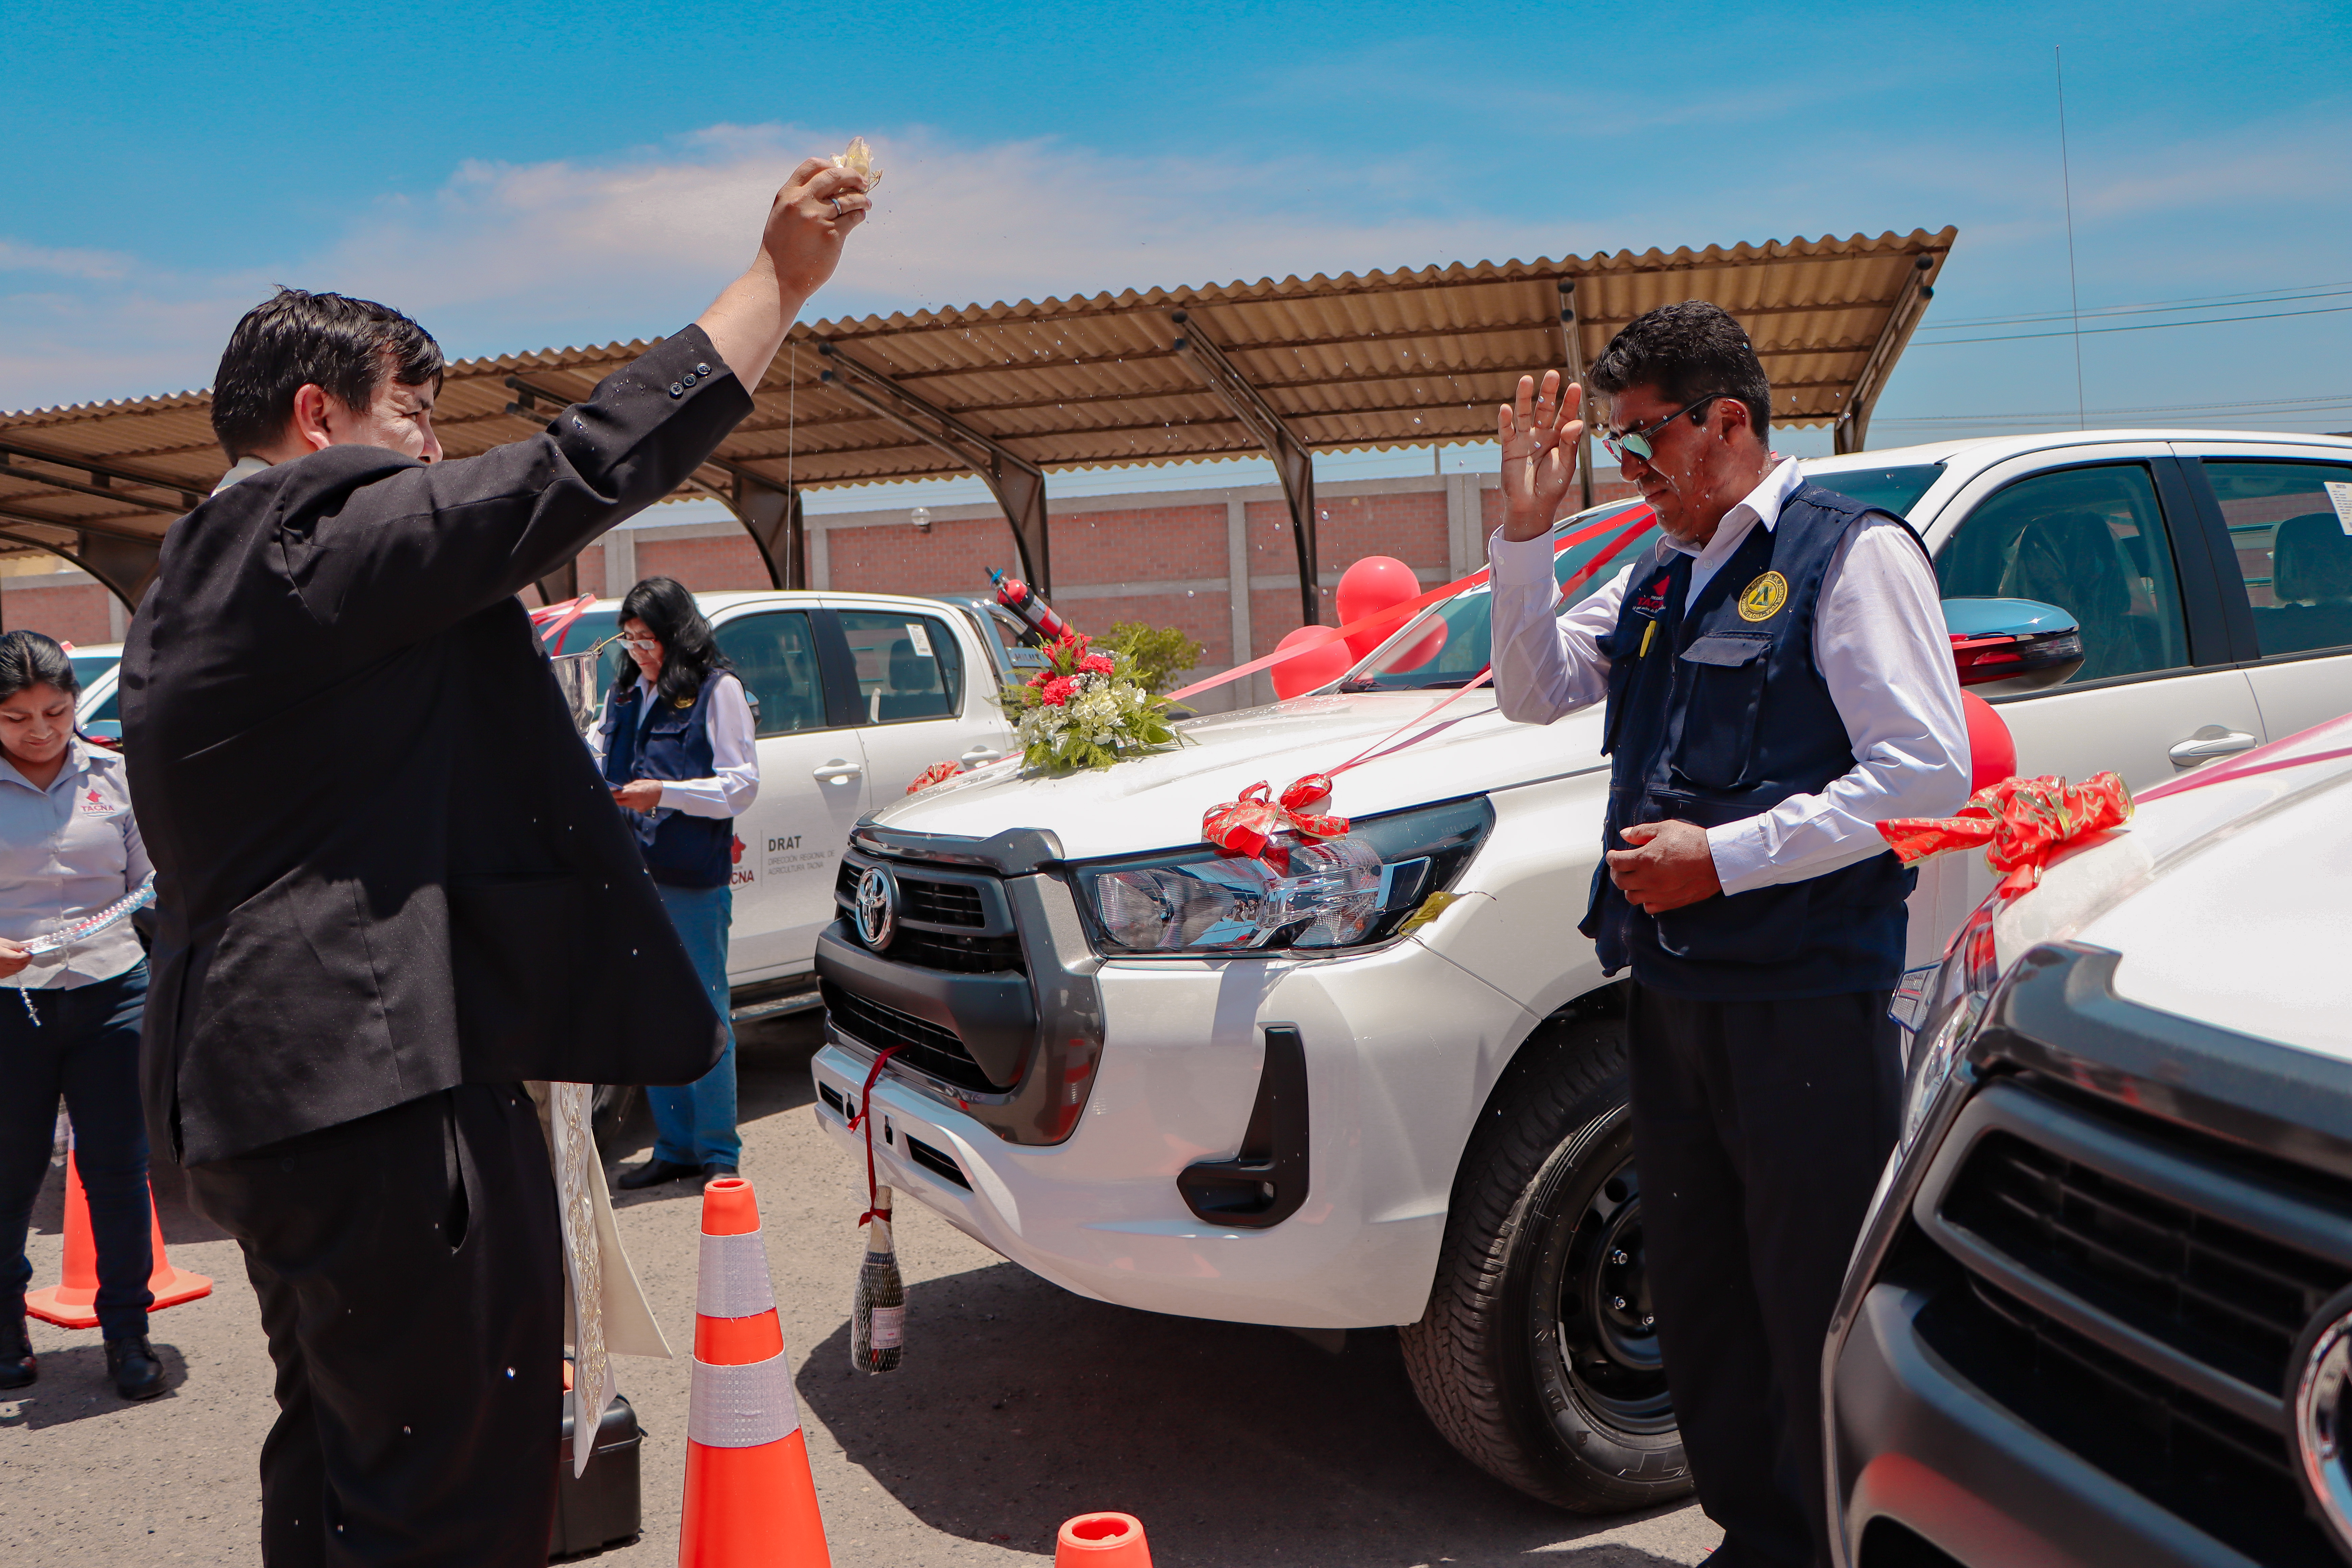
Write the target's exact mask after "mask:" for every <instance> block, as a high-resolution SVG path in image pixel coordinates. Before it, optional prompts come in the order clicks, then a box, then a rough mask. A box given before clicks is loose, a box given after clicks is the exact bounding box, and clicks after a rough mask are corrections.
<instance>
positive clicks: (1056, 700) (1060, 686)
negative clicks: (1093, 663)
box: [1038, 675, 1078, 708]
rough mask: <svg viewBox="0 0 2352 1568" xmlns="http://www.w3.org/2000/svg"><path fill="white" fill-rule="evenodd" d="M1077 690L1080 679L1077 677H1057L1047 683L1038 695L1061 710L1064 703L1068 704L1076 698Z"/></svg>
mask: <svg viewBox="0 0 2352 1568" xmlns="http://www.w3.org/2000/svg"><path fill="white" fill-rule="evenodd" d="M1077 689H1078V678H1077V677H1076V676H1075V675H1057V676H1055V677H1054V679H1051V680H1049V681H1047V682H1045V689H1044V690H1043V691H1041V692H1040V693H1038V695H1039V696H1040V697H1042V698H1044V699H1045V700H1046V701H1047V702H1050V703H1052V704H1053V705H1054V706H1055V707H1056V708H1059V707H1061V706H1062V705H1063V704H1064V703H1066V702H1067V701H1068V700H1070V699H1071V698H1072V697H1074V696H1076V694H1077Z"/></svg>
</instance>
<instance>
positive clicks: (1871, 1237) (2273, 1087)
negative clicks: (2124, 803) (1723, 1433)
mask: <svg viewBox="0 0 2352 1568" xmlns="http://www.w3.org/2000/svg"><path fill="white" fill-rule="evenodd" d="M2115 961H2116V954H2114V953H2112V952H2102V951H2100V950H2098V949H2094V948H2087V947H2081V946H2078V945H2076V944H2073V943H2064V942H2059V943H2049V944H2045V945H2042V946H2040V947H2037V948H2035V949H2033V950H2032V952H2028V953H2027V954H2026V955H2025V956H2024V957H2023V958H2021V960H2020V961H2019V963H2018V964H2017V965H2016V966H2015V967H2014V968H2013V969H2012V970H2011V972H2010V974H2009V976H2008V978H2007V979H2006V981H2005V982H2004V984H2003V985H2002V987H2001V989H2000V991H1999V992H1997V993H1996V994H1995V995H1994V997H1993V999H1992V1002H1991V1005H1990V1009H1989V1012H1988V1015H1987V1017H1986V1019H1985V1022H1984V1023H1983V1025H1982V1026H1980V1027H1979V1031H1978V1033H1977V1035H1976V1037H1975V1038H1974V1040H1973V1041H1972V1042H1971V1043H1970V1045H1969V1050H1968V1054H1967V1059H1966V1061H1965V1062H1964V1063H1963V1064H1962V1066H1961V1068H1959V1069H1958V1070H1957V1071H1956V1073H1955V1075H1954V1078H1953V1079H1952V1081H1951V1082H1950V1083H1949V1084H1948V1085H1947V1086H1946V1089H1945V1090H1944V1092H1943V1093H1942V1094H1941V1095H1940V1096H1939V1097H1938V1099H1937V1103H1936V1105H1935V1107H1934V1108H1933V1109H1932V1110H1931V1111H1930V1113H1929V1116H1928V1118H1927V1125H1926V1126H1925V1128H1924V1129H1923V1131H1922V1132H1921V1135H1920V1138H1919V1141H1918V1143H1917V1144H1916V1147H1914V1148H1913V1149H1912V1150H1911V1151H1910V1152H1909V1153H1908V1155H1906V1157H1905V1158H1903V1159H1902V1160H1901V1161H1899V1162H1897V1163H1895V1165H1894V1166H1893V1167H1892V1168H1891V1169H1890V1171H1889V1173H1888V1176H1887V1178H1886V1191H1885V1194H1884V1198H1883V1201H1882V1202H1881V1203H1880V1204H1879V1205H1877V1206H1876V1207H1875V1208H1874V1211H1873V1214H1872V1217H1871V1219H1870V1222H1869V1224H1868V1225H1867V1226H1866V1227H1865V1229H1864V1235H1863V1237H1862V1239H1861V1241H1860V1243H1859V1245H1858V1246H1857V1247H1856V1249H1855V1254H1854V1261H1853V1267H1852V1268H1851V1269H1850V1270H1849V1273H1848V1277H1847V1280H1846V1284H1845V1288H1844V1292H1843V1297H1842V1299H1841V1300H1840V1303H1839V1308H1838V1312H1837V1316H1836V1318H1835V1319H1834V1321H1833V1322H1832V1329H1831V1332H1830V1338H1829V1344H1828V1350H1827V1355H1826V1357H1825V1363H1824V1368H1823V1394H1824V1399H1825V1402H1826V1408H1825V1416H1826V1420H1825V1427H1826V1434H1825V1436H1826V1445H1825V1447H1826V1453H1825V1458H1826V1462H1827V1465H1828V1482H1829V1494H1830V1500H1831V1510H1832V1529H1833V1531H1834V1535H1833V1540H1832V1559H1833V1562H1834V1563H1836V1564H1837V1565H1838V1568H1885V1565H1886V1564H1890V1563H1915V1562H1918V1561H1922V1560H1923V1558H1922V1557H1921V1556H1920V1555H1919V1543H1920V1542H1925V1543H1926V1544H1927V1546H1928V1547H1931V1548H1933V1549H1935V1550H1937V1551H1940V1552H1943V1553H1945V1554H1947V1556H1948V1559H1950V1560H1955V1561H1958V1562H1959V1563H1967V1564H1971V1565H1990V1564H2011V1563H2019V1564H2035V1565H2038V1564H2053V1565H2055V1564H2081V1565H2084V1568H2097V1565H2103V1564H2109V1563H2129V1564H2132V1565H2133V1568H2172V1565H2175V1564H2190V1563H2194V1564H2199V1565H2200V1568H2221V1565H2224V1564H2227V1565H2231V1568H2238V1565H2245V1564H2266V1565H2272V1568H2287V1565H2295V1568H2303V1565H2310V1568H2338V1565H2340V1563H2341V1562H2342V1561H2343V1559H2342V1558H2341V1557H2339V1556H2338V1554H2337V1552H2336V1548H2335V1546H2334V1545H2333V1544H2332V1543H2331V1541H2330V1539H2329V1537H2328V1535H2327V1533H2326V1530H2325V1528H2324V1527H2323V1526H2322V1525H2321V1524H2320V1523H2319V1522H2318V1521H2317V1519H2316V1517H2315V1511H2314V1510H2311V1509H2310V1508H2309V1507H2308V1506H2307V1504H2306V1502H2305V1498H2304V1496H2303V1493H2302V1490H2301V1489H2300V1487H2299V1484H2298V1481H2297V1479H2296V1477H2297V1473H2298V1467H2299V1460H2298V1458H2297V1456H2296V1454H2295V1452H2294V1447H2293V1446H2292V1444H2291V1442H2290V1438H2289V1432H2288V1428H2289V1426H2290V1425H2291V1423H2290V1422H2289V1420H2288V1418H2287V1415H2286V1410H2285V1406H2284V1390H2285V1388H2286V1387H2287V1386H2289V1382H2290V1373H2289V1363H2290V1357H2289V1355H2288V1347H2289V1345H2290V1344H2291V1343H2292V1342H2294V1341H2295V1339H2296V1337H2297V1335H2298V1334H2299V1333H2300V1332H2302V1331H2304V1328H2305V1323H2306V1322H2307V1321H2310V1320H2311V1314H2313V1313H2315V1312H2318V1313H2321V1314H2323V1315H2325V1314H2326V1313H2327V1312H2328V1311H2330V1310H2332V1309H2331V1308H2329V1307H2328V1306H2327V1305H2326V1303H2327V1302H2329V1301H2330V1300H2331V1299H2332V1298H2333V1297H2334V1295H2335V1294H2336V1291H2338V1290H2339V1289H2342V1288H2343V1287H2344V1285H2345V1283H2346V1282H2347V1280H2352V1227H2347V1225H2346V1223H2345V1220H2344V1215H2345V1213H2346V1212H2347V1210H2352V1139H2347V1137H2346V1136H2345V1134H2344V1131H2343V1129H2345V1128H2346V1127H2347V1124H2352V1072H2347V1069H2345V1068H2343V1066H2342V1064H2338V1063H2335V1062H2333V1061H2330V1060H2322V1059H2320V1058H2314V1057H2312V1056H2311V1055H2310V1054H2308V1053H2299V1052H2292V1051H2289V1050H2288V1049H2286V1048H2285V1047H2275V1046H2271V1045H2269V1044H2267V1043H2265V1042H2261V1041H2256V1040H2252V1039H2250V1038H2248V1037H2242V1036H2232V1035H2229V1034H2226V1033H2225V1032H2223V1031H2220V1030H2216V1029H2212V1028H2210V1027H2209V1026H2204V1025H2200V1024H2197V1023H2195V1022H2193V1021H2191V1020H2188V1019H2183V1018H2178V1017H2174V1016H2170V1015H2166V1014H2161V1013H2158V1012H2155V1011H2153V1010H2151V1009H2147V1008H2144V1007H2141V1006H2138V1005H2136V1004H2133V1003H2130V1002H2127V1001H2126V1000H2124V999H2122V998H2120V997H2118V996H2117V995H2116V994H2115V992H2114V990H2113V987H2112V984H2111V980H2112V975H2113V972H2114V965H2115ZM1914 1537H1916V1540H1914V1539H1911V1538H1914Z"/></svg>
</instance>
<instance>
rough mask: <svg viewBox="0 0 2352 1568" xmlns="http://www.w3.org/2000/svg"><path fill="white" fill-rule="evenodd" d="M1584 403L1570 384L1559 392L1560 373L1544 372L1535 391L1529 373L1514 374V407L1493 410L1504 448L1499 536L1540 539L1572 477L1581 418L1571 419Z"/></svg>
mask: <svg viewBox="0 0 2352 1568" xmlns="http://www.w3.org/2000/svg"><path fill="white" fill-rule="evenodd" d="M1583 405H1584V388H1582V387H1581V386H1578V385H1575V384H1570V386H1569V388H1568V391H1567V394H1566V395H1562V394H1561V392H1560V374H1559V372H1558V371H1556V370H1548V371H1546V372H1544V378H1543V388H1542V390H1541V391H1540V392H1538V390H1537V388H1536V379H1535V377H1533V376H1531V375H1523V376H1521V377H1519V395H1518V401H1517V405H1512V404H1508V403H1507V404H1504V405H1502V406H1501V407H1500V408H1499V409H1497V410H1496V426H1497V430H1498V435H1499V438H1500V440H1501V442H1502V447H1503V537H1504V538H1506V539H1509V540H1527V539H1535V538H1538V537H1540V536H1541V535H1542V534H1543V532H1544V531H1546V530H1547V529H1549V528H1550V527H1551V524H1552V519H1553V518H1554V517H1555V516H1557V515H1558V514H1559V503H1560V502H1561V501H1562V500H1565V499H1566V498H1567V495H1568V487H1569V485H1570V483H1571V482H1573V481H1574V479H1576V444H1577V441H1578V439H1579V438H1580V437H1582V436H1583V434H1584V421H1582V420H1581V419H1579V418H1577V417H1576V414H1577V411H1578V410H1579V409H1580V408H1581V407H1582V406H1583Z"/></svg>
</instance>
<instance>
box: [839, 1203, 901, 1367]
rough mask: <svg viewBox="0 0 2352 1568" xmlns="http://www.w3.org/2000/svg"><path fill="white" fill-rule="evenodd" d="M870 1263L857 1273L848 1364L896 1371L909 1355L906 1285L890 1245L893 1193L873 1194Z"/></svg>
mask: <svg viewBox="0 0 2352 1568" xmlns="http://www.w3.org/2000/svg"><path fill="white" fill-rule="evenodd" d="M868 1223H869V1225H870V1227H871V1228H869V1229H868V1230H867V1232H866V1260H865V1261H864V1262H863V1263H861V1264H860V1265H859V1266H858V1269H857V1300H856V1307H855V1309H854V1310H852V1311H851V1312H850V1315H849V1363H850V1365H852V1366H854V1367H856V1368H857V1369H858V1370H859V1371H861V1372H896V1371H897V1370H898V1363H899V1361H900V1360H901V1359H902V1358H903V1357H904V1356H905V1355H906V1348H905V1340H906V1331H907V1287H906V1285H905V1284H904V1283H902V1282H901V1281H900V1279H898V1250H897V1248H896V1247H893V1246H892V1245H891V1241H890V1189H889V1188H887V1187H881V1188H877V1190H876V1192H875V1194H874V1218H873V1219H872V1220H871V1221H870V1222H868Z"/></svg>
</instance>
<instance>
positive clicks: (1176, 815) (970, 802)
mask: <svg viewBox="0 0 2352 1568" xmlns="http://www.w3.org/2000/svg"><path fill="white" fill-rule="evenodd" d="M1449 695H1451V693H1448V692H1444V691H1367V692H1360V693H1343V694H1336V695H1328V696H1319V697H1298V698H1293V699H1292V700H1289V701H1286V702H1276V703H1274V704H1272V705H1270V706H1268V707H1264V708H1247V709H1244V710H1241V711H1239V712H1236V713H1219V714H1213V715H1210V716H1208V717H1205V718H1200V719H1189V720H1186V721H1183V722H1182V723H1181V724H1180V725H1178V726H1177V729H1178V731H1179V732H1181V734H1182V735H1183V736H1184V739H1185V742H1186V743H1185V744H1184V745H1182V746H1180V747H1175V748H1171V750H1168V751H1164V752H1152V753H1150V755H1147V756H1142V757H1138V758H1134V759H1132V760H1130V761H1128V762H1123V763H1118V765H1117V766H1115V767H1109V768H1104V769H1101V770H1100V771H1097V772H1092V773H1070V774H1065V775H1059V776H1024V775H1023V773H1022V772H1021V766H1020V760H1019V759H1018V758H1008V759H1007V760H1005V761H1004V762H1001V763H992V764H990V765H989V766H987V767H984V768H981V769H978V770H976V771H974V772H972V773H964V774H961V775H960V776H958V777H956V778H953V779H950V780H949V781H948V782H947V783H945V784H934V785H932V786H931V787H930V788H929V789H927V790H923V791H921V792H919V794H916V795H908V796H905V797H904V798H902V799H899V800H895V801H892V802H890V803H889V804H887V805H883V806H882V807H880V808H879V809H877V811H876V812H875V814H874V820H875V821H876V822H877V823H879V824H881V825H882V826H888V827H897V828H901V829H905V830H907V831H909V832H915V833H941V834H951V835H956V836H959V837H971V838H986V837H990V836H992V835H993V834H997V833H1001V832H1003V831H1004V830H1006V829H1008V828H1020V827H1034V828H1043V829H1045V830H1048V831H1050V832H1052V833H1053V834H1054V835H1055V837H1057V838H1058V839H1059V840H1060V842H1061V845H1062V852H1063V853H1064V854H1065V855H1066V856H1067V857H1069V858H1071V859H1074V860H1088V859H1094V858H1098V857H1101V856H1107V855H1131V854H1136V853H1139V852H1141V851H1145V850H1151V849H1171V848H1179V847H1183V846H1185V845H1190V844H1198V843H1199V842H1200V841H1201V817H1202V814H1204V813H1205V812H1207V811H1208V810H1209V809H1210V808H1212V807H1213V806H1217V805H1223V804H1224V803H1225V802H1226V801H1229V800H1233V799H1234V798H1235V797H1236V796H1238V795H1240V794H1241V792H1242V791H1243V790H1244V789H1246V788H1247V787H1249V786H1250V785H1251V784H1256V783H1258V782H1260V781H1261V780H1263V781H1264V782H1265V783H1266V784H1271V785H1272V786H1273V788H1274V793H1275V794H1276V795H1280V794H1281V793H1282V790H1283V788H1284V786H1285V785H1286V784H1289V783H1290V782H1291V781H1292V780H1293V779H1296V778H1298V777H1299V776H1301V775H1302V774H1306V773H1329V772H1330V771H1331V770H1332V769H1334V768H1336V767H1338V766H1339V764H1340V763H1344V762H1346V761H1347V760H1348V759H1349V758H1350V757H1353V756H1355V755H1356V754H1357V753H1358V752H1362V751H1363V750H1365V749H1366V748H1367V747H1370V746H1375V745H1379V746H1380V752H1379V754H1378V755H1376V756H1374V757H1372V758H1370V759H1369V760H1367V761H1365V762H1362V763H1358V764H1357V765H1356V766H1355V767H1352V768H1350V769H1349V770H1348V771H1347V772H1346V773H1341V774H1340V775H1339V777H1338V778H1337V779H1336V780H1334V781H1333V789H1332V795H1331V805H1329V806H1328V808H1327V809H1328V810H1330V811H1333V812H1337V813H1339V815H1340V816H1372V815H1374V814H1376V813H1380V812H1385V811H1396V810H1400V809H1402V808H1403V807H1405V806H1412V805H1425V804H1427V803H1429V802H1431V801H1437V800H1453V799H1455V798H1458V797H1460V796H1463V795H1480V794H1484V793H1486V791H1488V790H1493V789H1501V788H1507V787H1508V786H1510V785H1513V784H1531V783H1533V782H1535V781H1536V780H1538V779H1544V778H1552V777H1557V776H1559V774H1562V773H1580V772H1589V771H1594V770H1598V769H1601V768H1602V767H1605V766H1606V765H1607V764H1606V763H1605V762H1604V761H1603V760H1602V758H1601V709H1600V707H1599V706H1598V705H1597V704H1596V705H1595V706H1594V707H1592V708H1591V709H1588V710H1585V711H1583V712H1580V713H1573V714H1570V716H1569V717H1567V718H1565V719H1561V720H1559V721H1555V722H1553V723H1549V724H1516V723H1513V722H1512V721H1509V720H1508V719H1506V718H1504V717H1503V716H1502V715H1501V714H1499V713H1497V712H1496V711H1495V696H1494V693H1493V692H1491V691H1487V690H1483V689H1482V690H1477V691H1472V692H1466V693H1465V694H1463V695H1462V696H1461V697H1459V698H1458V699H1456V700H1454V702H1452V703H1450V704H1448V705H1447V706H1446V708H1445V709H1444V710H1443V711H1442V712H1437V713H1435V714H1434V716H1433V717H1431V718H1430V719H1429V720H1428V721H1427V722H1426V723H1416V722H1414V721H1415V720H1416V719H1417V718H1419V717H1420V716H1422V715H1426V714H1430V713H1431V712H1432V710H1434V709H1435V708H1436V707H1437V705H1438V703H1439V702H1441V701H1443V700H1444V699H1445V698H1446V697H1447V696H1449ZM1399 731H1402V732H1401V733H1400V732H1399ZM1391 736H1393V737H1394V738H1393V739H1389V737H1391ZM1383 741H1385V742H1386V743H1385V744H1381V742H1383Z"/></svg>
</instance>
